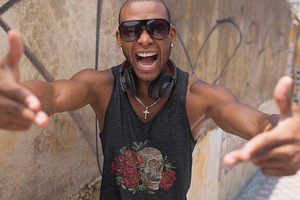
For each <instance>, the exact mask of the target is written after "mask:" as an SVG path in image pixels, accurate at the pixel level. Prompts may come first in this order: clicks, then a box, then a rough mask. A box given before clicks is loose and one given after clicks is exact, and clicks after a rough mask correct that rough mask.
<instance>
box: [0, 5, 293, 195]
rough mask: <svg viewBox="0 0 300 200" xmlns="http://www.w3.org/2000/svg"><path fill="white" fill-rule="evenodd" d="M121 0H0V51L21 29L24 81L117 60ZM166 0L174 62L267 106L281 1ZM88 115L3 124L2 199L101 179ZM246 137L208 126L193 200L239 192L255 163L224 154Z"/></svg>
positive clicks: (280, 37)
mask: <svg viewBox="0 0 300 200" xmlns="http://www.w3.org/2000/svg"><path fill="white" fill-rule="evenodd" d="M123 2H124V1H123V0H111V1H100V0H99V1H97V0H90V1H79V0H26V1H25V0H23V1H22V0H19V1H17V0H16V1H9V0H0V26H1V27H0V46H1V48H0V55H1V57H2V56H3V55H4V54H5V52H6V49H7V42H6V34H5V31H4V30H6V28H8V27H10V28H13V29H15V30H17V31H18V32H20V34H21V35H22V37H23V40H24V43H25V45H26V46H27V52H26V56H24V57H23V59H22V61H21V71H22V78H21V79H22V80H28V79H41V80H45V81H51V80H56V79H68V78H70V77H71V76H72V75H73V74H74V73H76V72H78V71H80V70H82V69H84V68H96V67H97V68H99V69H100V70H101V69H106V68H109V67H111V66H113V65H117V64H119V63H120V62H122V60H123V57H122V53H121V52H120V51H119V49H118V47H117V44H116V41H115V31H116V29H117V26H118V24H117V14H118V11H119V8H120V6H121V5H122V3H123ZM166 4H167V5H168V6H169V8H170V10H171V14H172V18H173V24H174V25H175V26H176V27H177V33H178V38H177V43H176V45H175V47H174V48H173V52H172V56H171V57H172V58H173V60H174V61H175V62H176V63H177V66H178V67H180V68H182V69H184V70H186V71H188V72H190V73H191V74H193V75H194V76H197V77H198V78H201V79H203V80H205V81H207V82H209V83H217V84H222V85H224V86H226V87H228V88H230V89H231V90H232V91H233V92H234V93H235V94H236V95H237V96H238V98H239V99H240V101H241V102H243V103H247V104H250V105H252V106H254V107H256V108H259V107H260V106H261V105H264V104H269V103H268V102H269V100H270V99H271V98H272V91H273V88H274V85H275V83H276V81H277V80H278V78H279V77H280V76H281V75H282V74H284V72H285V65H286V57H287V56H286V55H287V43H288V37H289V20H290V13H289V4H288V3H287V2H286V1H284V0H265V1H260V0H251V1H249V0H226V1H223V0H197V1H195V0H186V1H180V0H166ZM97 8H100V9H99V10H98V13H99V16H100V18H97ZM97 23H98V25H99V37H96V36H97V35H96V33H97V32H96V31H97V28H96V27H97ZM98 39H99V40H98ZM97 41H98V43H97ZM97 44H99V48H98V49H99V52H98V54H96V49H97ZM96 58H97V59H96ZM96 60H97V61H98V62H96ZM96 64H98V65H96ZM267 111H274V108H273V107H270V108H268V109H267ZM94 121H95V119H94V114H93V112H92V110H91V109H90V108H88V107H87V108H84V109H81V110H79V111H76V112H72V113H63V114H56V115H54V116H52V117H51V122H50V124H49V125H48V126H47V127H46V128H45V129H40V128H37V127H35V126H34V127H33V128H32V129H31V130H30V131H27V132H19V133H16V132H8V131H1V133H0V162H1V165H0V199H66V198H67V197H69V196H70V195H71V194H74V193H76V192H78V191H79V190H80V188H82V187H84V185H86V184H87V183H91V182H93V181H95V180H96V178H99V171H98V168H97V163H96V148H95V137H96V130H95V122H94ZM244 142H245V141H243V140H240V139H237V138H236V137H234V136H228V134H226V133H224V132H222V131H221V130H218V129H216V128H215V126H214V125H213V126H206V128H205V130H204V131H203V137H201V138H199V140H198V142H197V146H196V149H195V152H194V165H193V180H192V186H191V189H190V192H189V195H188V198H189V199H190V200H196V199H232V198H231V197H234V196H236V195H237V194H238V192H239V191H240V189H241V188H242V187H243V185H244V184H245V183H246V182H247V181H248V180H249V178H250V177H251V176H252V174H253V173H254V171H255V170H256V169H255V168H253V166H251V165H250V164H246V165H242V166H238V167H236V168H234V169H225V168H224V167H223V166H222V164H221V159H222V157H223V156H224V155H225V153H226V152H228V151H230V150H232V149H235V148H237V147H240V146H241V145H242V144H243V143H244Z"/></svg>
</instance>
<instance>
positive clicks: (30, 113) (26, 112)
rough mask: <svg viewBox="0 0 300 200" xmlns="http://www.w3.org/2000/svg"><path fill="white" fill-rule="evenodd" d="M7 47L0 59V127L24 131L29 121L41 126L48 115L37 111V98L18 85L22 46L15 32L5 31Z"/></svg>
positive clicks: (28, 126)
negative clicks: (4, 54) (6, 32)
mask: <svg viewBox="0 0 300 200" xmlns="http://www.w3.org/2000/svg"><path fill="white" fill-rule="evenodd" d="M8 42H9V50H8V53H7V55H6V56H5V57H4V58H3V59H2V60H1V61H0V128H2V129H7V130H27V129H29V128H30V126H31V124H32V123H36V124H37V125H38V126H41V127H44V126H45V125H46V124H47V122H48V116H47V115H46V114H45V113H44V112H43V111H41V104H40V101H39V100H38V98H37V97H36V96H35V95H34V94H33V93H32V92H30V91H29V90H28V89H27V88H25V87H24V86H22V85H21V84H19V79H20V70H19V62H20V59H21V57H22V55H23V51H24V47H23V43H22V40H21V37H20V35H19V34H18V33H16V32H15V31H9V33H8Z"/></svg>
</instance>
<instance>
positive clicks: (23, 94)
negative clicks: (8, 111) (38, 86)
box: [0, 83, 41, 112]
mask: <svg viewBox="0 0 300 200" xmlns="http://www.w3.org/2000/svg"><path fill="white" fill-rule="evenodd" d="M0 92H1V94H2V95H3V98H10V99H11V100H14V101H16V102H19V103H20V104H23V105H24V106H26V107H28V108H30V109H32V110H33V111H35V112H37V111H39V110H40V109H41V103H40V101H39V99H38V98H37V97H36V96H35V95H34V94H33V93H32V92H31V91H30V90H28V89H27V88H26V87H24V86H22V85H19V84H17V83H4V84H2V85H1V87H0ZM4 96H5V97H4ZM7 101H9V100H7ZM5 103H8V102H5ZM2 104H3V103H2Z"/></svg>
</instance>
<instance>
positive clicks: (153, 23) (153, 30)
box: [147, 19, 170, 39]
mask: <svg viewBox="0 0 300 200" xmlns="http://www.w3.org/2000/svg"><path fill="white" fill-rule="evenodd" d="M147 27H148V33H149V34H150V35H151V36H152V37H153V38H155V39H164V38H166V37H168V35H169V32H170V23H169V22H168V21H167V20H164V19H153V20H150V21H149V22H148V23H147Z"/></svg>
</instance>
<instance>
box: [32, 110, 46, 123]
mask: <svg viewBox="0 0 300 200" xmlns="http://www.w3.org/2000/svg"><path fill="white" fill-rule="evenodd" d="M34 121H35V123H36V124H37V125H38V126H40V127H45V126H46V125H47V124H48V121H49V117H48V115H47V114H46V113H45V112H43V111H39V112H38V113H37V114H36V117H35V119H34Z"/></svg>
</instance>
